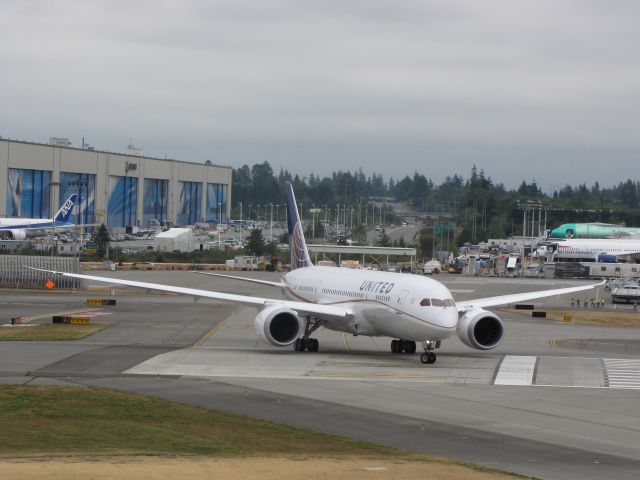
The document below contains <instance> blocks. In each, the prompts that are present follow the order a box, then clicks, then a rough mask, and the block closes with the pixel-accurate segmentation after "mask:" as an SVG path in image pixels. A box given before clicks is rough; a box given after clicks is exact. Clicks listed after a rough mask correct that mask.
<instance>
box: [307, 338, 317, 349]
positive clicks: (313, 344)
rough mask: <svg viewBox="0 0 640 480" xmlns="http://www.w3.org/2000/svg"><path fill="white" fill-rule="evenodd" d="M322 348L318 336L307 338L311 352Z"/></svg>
mask: <svg viewBox="0 0 640 480" xmlns="http://www.w3.org/2000/svg"><path fill="white" fill-rule="evenodd" d="M319 349H320V342H318V339H317V338H309V339H308V340H307V350H309V351H310V352H317V351H318V350H319Z"/></svg>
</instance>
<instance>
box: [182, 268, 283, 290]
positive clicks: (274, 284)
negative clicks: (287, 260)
mask: <svg viewBox="0 0 640 480" xmlns="http://www.w3.org/2000/svg"><path fill="white" fill-rule="evenodd" d="M193 273H198V274H200V275H211V276H212V277H222V278H232V279H234V280H242V281H243V282H250V283H260V284H262V285H269V286H270V287H278V288H285V287H286V286H287V285H286V284H284V283H282V282H269V281H267V280H257V279H255V278H247V277H239V276H237V275H223V274H221V273H211V272H193Z"/></svg>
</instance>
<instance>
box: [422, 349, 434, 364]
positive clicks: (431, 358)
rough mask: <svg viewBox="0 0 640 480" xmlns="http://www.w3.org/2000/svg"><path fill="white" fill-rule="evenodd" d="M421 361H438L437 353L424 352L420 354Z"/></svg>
mask: <svg viewBox="0 0 640 480" xmlns="http://www.w3.org/2000/svg"><path fill="white" fill-rule="evenodd" d="M420 361H421V362H422V363H424V364H425V365H430V364H432V363H436V354H435V353H433V352H424V353H423V354H422V355H420Z"/></svg>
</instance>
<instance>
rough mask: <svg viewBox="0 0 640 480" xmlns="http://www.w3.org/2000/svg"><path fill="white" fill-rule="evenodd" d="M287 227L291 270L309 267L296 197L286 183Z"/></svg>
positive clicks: (309, 262)
mask: <svg viewBox="0 0 640 480" xmlns="http://www.w3.org/2000/svg"><path fill="white" fill-rule="evenodd" d="M286 188H287V226H288V228H289V251H290V253H291V270H295V269H296V268H304V267H311V266H312V265H313V264H312V263H311V258H310V257H309V251H308V250H307V243H306V242H305V240H304V231H303V230H302V222H301V221H300V215H299V214H298V205H297V204H296V196H295V195H294V193H293V187H292V186H291V183H290V182H287V187H286Z"/></svg>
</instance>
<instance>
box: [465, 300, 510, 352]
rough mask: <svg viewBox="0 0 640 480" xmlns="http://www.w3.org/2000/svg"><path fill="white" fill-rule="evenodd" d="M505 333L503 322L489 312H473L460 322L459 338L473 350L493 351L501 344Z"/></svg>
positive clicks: (468, 313)
mask: <svg viewBox="0 0 640 480" xmlns="http://www.w3.org/2000/svg"><path fill="white" fill-rule="evenodd" d="M503 333H504V326H503V325H502V320H500V318H499V317H498V316H497V315H495V314H494V313H491V312H489V311H487V310H482V309H477V310H471V311H469V312H467V313H465V314H464V315H463V316H462V317H461V318H460V320H458V337H460V340H462V341H463V342H464V344H465V345H467V346H469V347H471V348H477V349H478V350H491V349H492V348H495V347H497V346H498V345H499V344H500V342H501V341H502V335H503Z"/></svg>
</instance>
